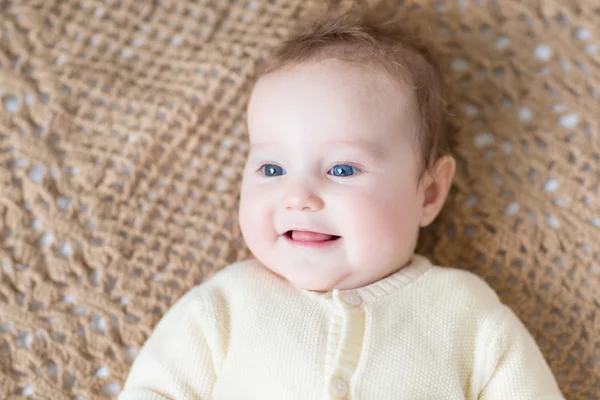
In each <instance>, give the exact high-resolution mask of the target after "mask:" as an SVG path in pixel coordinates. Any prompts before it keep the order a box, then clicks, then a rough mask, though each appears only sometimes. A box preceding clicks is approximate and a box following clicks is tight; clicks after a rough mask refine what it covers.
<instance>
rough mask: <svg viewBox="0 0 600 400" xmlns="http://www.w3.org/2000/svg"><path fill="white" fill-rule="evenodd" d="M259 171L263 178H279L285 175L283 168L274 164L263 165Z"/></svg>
mask: <svg viewBox="0 0 600 400" xmlns="http://www.w3.org/2000/svg"><path fill="white" fill-rule="evenodd" d="M260 169H261V171H262V172H263V174H264V175H265V176H279V175H283V174H285V171H284V170H283V168H281V167H280V166H279V165H275V164H265V165H263V166H262V167H260Z"/></svg>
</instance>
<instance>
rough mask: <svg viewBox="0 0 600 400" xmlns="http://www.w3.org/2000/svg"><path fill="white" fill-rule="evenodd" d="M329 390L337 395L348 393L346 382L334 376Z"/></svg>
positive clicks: (343, 395)
mask: <svg viewBox="0 0 600 400" xmlns="http://www.w3.org/2000/svg"><path fill="white" fill-rule="evenodd" d="M331 392H332V393H333V394H334V395H335V396H337V397H345V396H347V395H348V384H347V383H346V381H344V380H343V379H342V378H334V379H333V380H332V381H331Z"/></svg>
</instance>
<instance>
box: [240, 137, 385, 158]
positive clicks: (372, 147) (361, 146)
mask: <svg viewBox="0 0 600 400" xmlns="http://www.w3.org/2000/svg"><path fill="white" fill-rule="evenodd" d="M325 144H326V145H334V146H335V145H342V146H345V147H352V148H355V149H358V150H361V151H364V152H365V153H367V154H368V155H369V156H371V157H373V158H375V159H381V158H383V155H384V152H385V150H384V149H383V148H382V147H381V146H379V145H377V144H375V143H372V142H369V141H367V140H333V141H329V142H325ZM274 145H275V143H273V142H256V143H252V144H251V145H250V148H251V149H256V148H261V147H271V146H274Z"/></svg>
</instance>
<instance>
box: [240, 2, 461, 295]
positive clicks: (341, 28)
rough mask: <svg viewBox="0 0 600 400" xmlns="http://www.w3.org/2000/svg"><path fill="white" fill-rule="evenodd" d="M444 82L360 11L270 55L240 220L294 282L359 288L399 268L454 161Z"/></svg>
mask: <svg viewBox="0 0 600 400" xmlns="http://www.w3.org/2000/svg"><path fill="white" fill-rule="evenodd" d="M447 114H448V113H447V111H446V105H445V102H444V93H443V79H442V75H441V73H440V70H439V68H438V66H437V64H436V63H435V61H434V59H433V58H432V57H431V55H430V54H429V53H428V52H427V50H426V49H425V48H423V47H422V46H420V45H418V44H416V43H415V42H414V41H413V39H411V38H409V37H408V36H406V35H405V33H404V32H403V30H402V27H400V26H398V25H397V24H393V23H390V22H389V21H388V22H387V23H385V22H382V20H381V19H380V18H379V17H378V15H377V14H374V13H373V12H372V11H370V10H365V9H363V8H362V7H358V8H354V9H352V10H351V11H349V12H347V13H344V14H343V15H338V16H333V17H326V18H323V19H321V20H313V21H312V22H311V24H310V25H309V26H308V27H306V28H304V29H303V30H301V31H300V32H299V33H297V34H295V35H294V36H292V37H291V38H289V39H288V40H287V41H285V42H284V43H283V44H282V45H281V46H280V47H279V48H278V49H276V51H275V52H274V54H273V56H272V57H271V59H270V60H269V61H268V62H267V65H266V68H265V70H264V71H263V73H262V74H261V76H260V78H259V79H258V81H257V83H256V85H255V87H254V89H253V92H252V95H251V98H250V102H249V105H248V130H249V135H250V153H249V156H248V160H247V163H246V168H245V170H244V176H243V183H242V190H241V199H240V227H241V230H242V234H243V236H244V240H245V241H246V244H247V245H248V247H249V249H250V250H251V251H252V253H253V254H254V256H255V257H256V258H257V259H258V260H259V261H261V262H262V263H263V264H264V265H265V266H266V267H267V268H269V269H271V270H272V271H274V272H275V273H277V274H279V275H281V276H282V277H284V278H286V279H288V280H289V281H290V282H292V283H293V284H295V285H296V286H298V287H301V288H304V289H308V290H314V291H328V290H332V289H334V288H338V289H351V288H356V287H360V286H364V285H367V284H369V283H372V282H375V281H377V280H379V279H381V278H384V277H386V276H387V275H390V274H391V273H393V272H395V271H397V270H398V269H400V268H402V267H403V266H404V265H406V264H407V263H408V262H409V261H410V259H411V257H412V255H413V253H414V251H415V247H416V244H417V239H418V234H419V229H420V228H421V227H424V226H427V225H429V224H430V223H431V222H432V221H433V220H434V218H435V217H436V216H437V215H438V213H439V212H440V210H441V208H442V206H443V204H444V201H445V199H446V197H447V194H448V191H449V188H450V185H451V182H452V177H453V175H454V171H455V161H454V158H453V157H452V148H453V143H454V140H455V138H454V136H453V134H454V132H453V130H452V129H451V126H450V123H449V121H448V115H447Z"/></svg>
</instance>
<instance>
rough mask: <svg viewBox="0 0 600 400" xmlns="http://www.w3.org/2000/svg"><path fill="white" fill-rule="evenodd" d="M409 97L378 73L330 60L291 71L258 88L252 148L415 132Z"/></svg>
mask: <svg viewBox="0 0 600 400" xmlns="http://www.w3.org/2000/svg"><path fill="white" fill-rule="evenodd" d="M411 101H412V98H411V91H410V90H408V89H407V88H406V87H404V86H402V85H401V84H399V83H398V82H394V81H392V80H391V79H390V78H389V77H388V76H387V74H385V73H384V72H382V71H379V70H378V69H376V68H370V67H358V66H354V65H350V64H347V63H345V62H342V61H339V60H335V59H328V60H322V61H318V62H310V63H306V64H302V65H296V66H293V67H289V68H286V69H283V70H280V71H277V72H274V73H272V74H269V75H267V76H265V77H262V78H261V79H260V80H259V81H258V82H257V84H256V86H255V88H254V90H253V92H252V96H251V99H250V102H249V106H248V128H249V132H250V140H251V142H264V141H268V140H273V139H284V140H287V141H289V140H293V139H294V138H298V139H300V138H311V139H314V140H318V139H321V138H327V139H329V140H340V141H343V140H347V139H357V140H359V141H361V142H362V143H363V144H367V143H369V142H372V141H373V140H374V139H377V136H378V135H381V134H384V133H385V132H387V131H390V130H396V131H397V130H399V129H402V130H403V131H408V130H410V129H411V128H412V127H413V123H414V117H413V115H412V114H414V113H413V112H412V107H411Z"/></svg>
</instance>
